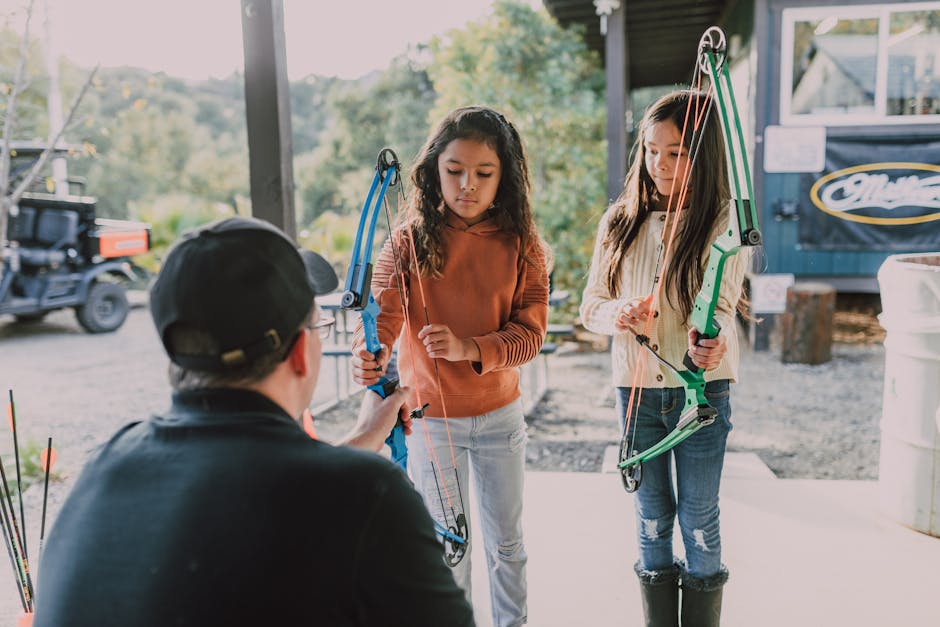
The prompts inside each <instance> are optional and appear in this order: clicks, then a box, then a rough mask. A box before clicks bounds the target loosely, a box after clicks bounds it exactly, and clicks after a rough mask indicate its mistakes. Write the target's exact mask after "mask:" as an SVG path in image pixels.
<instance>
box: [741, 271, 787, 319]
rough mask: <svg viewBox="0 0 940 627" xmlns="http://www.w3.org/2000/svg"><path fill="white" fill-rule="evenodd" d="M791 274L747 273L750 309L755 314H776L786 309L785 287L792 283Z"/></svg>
mask: <svg viewBox="0 0 940 627" xmlns="http://www.w3.org/2000/svg"><path fill="white" fill-rule="evenodd" d="M794 280H795V278H794V276H793V275H792V274H749V275H748V281H749V282H750V284H751V311H752V312H754V313H756V314H778V313H783V312H784V311H786V309H787V288H789V287H790V286H791V285H793V282H794Z"/></svg>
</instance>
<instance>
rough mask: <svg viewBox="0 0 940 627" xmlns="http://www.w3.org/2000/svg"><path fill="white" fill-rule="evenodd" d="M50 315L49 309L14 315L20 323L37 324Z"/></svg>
mask: <svg viewBox="0 0 940 627" xmlns="http://www.w3.org/2000/svg"><path fill="white" fill-rule="evenodd" d="M48 315H49V312H48V311H34V312H33V313H28V314H27V313H23V314H16V315H15V316H13V317H14V318H15V319H16V321H17V322H19V323H20V324H36V323H37V322H42V321H43V320H45V319H46V316H48Z"/></svg>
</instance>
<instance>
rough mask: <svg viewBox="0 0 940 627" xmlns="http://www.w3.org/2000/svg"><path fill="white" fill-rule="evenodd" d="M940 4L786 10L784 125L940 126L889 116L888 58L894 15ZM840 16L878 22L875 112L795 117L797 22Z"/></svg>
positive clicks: (927, 119)
mask: <svg viewBox="0 0 940 627" xmlns="http://www.w3.org/2000/svg"><path fill="white" fill-rule="evenodd" d="M937 10H940V2H904V3H894V4H867V5H846V6H840V5H832V6H825V7H805V8H787V9H784V10H783V12H782V16H781V37H780V85H779V90H780V124H781V125H792V126H809V125H823V126H856V125H872V124H875V125H885V126H888V125H911V124H940V114H934V115H887V106H888V93H887V92H888V55H887V52H886V51H887V47H888V46H887V42H888V38H889V36H890V33H889V29H890V25H891V23H890V19H889V18H890V15H891V14H892V13H898V12H903V13H907V12H909V11H937ZM831 15H836V16H838V18H839V19H840V20H842V19H846V20H853V19H866V18H867V19H871V18H877V19H878V52H877V55H878V56H877V61H876V62H877V67H876V69H875V108H874V111H873V112H871V113H823V114H820V113H799V114H796V113H792V112H791V109H790V108H791V105H792V102H791V98H792V95H793V94H792V90H793V87H792V86H793V31H794V24H795V23H796V22H805V21H812V20H822V19H824V18H826V17H829V16H831Z"/></svg>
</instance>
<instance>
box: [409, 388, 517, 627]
mask: <svg viewBox="0 0 940 627" xmlns="http://www.w3.org/2000/svg"><path fill="white" fill-rule="evenodd" d="M423 422H424V423H425V424H424V425H422V424H419V423H418V422H416V423H415V425H414V433H412V435H410V436H408V469H409V471H410V474H411V478H412V481H414V484H415V488H417V490H418V492H420V493H421V494H422V496H423V497H424V502H425V504H426V505H427V507H428V510H429V511H430V512H431V516H433V517H434V518H435V520H437V521H439V522H441V523H442V524H444V526H445V527H446V526H449V525H450V524H452V522H453V517H452V516H451V513H450V511H446V512H445V511H443V510H442V505H443V508H444V509H446V510H449V506H448V504H447V498H446V496H444V490H443V489H441V490H440V491H439V490H438V485H439V484H440V482H441V480H442V478H443V480H444V482H445V483H446V486H447V491H448V492H449V494H450V498H451V500H452V502H453V503H454V507H455V509H456V508H459V505H458V503H460V499H462V502H463V504H464V514H465V515H466V516H467V524H468V528H469V530H470V547H473V545H474V544H475V543H477V542H479V541H480V539H481V538H482V540H483V548H484V550H485V551H486V565H487V569H488V571H489V577H490V600H491V603H492V608H493V625H494V627H509V626H515V625H523V624H525V623H526V614H527V609H526V574H525V567H526V560H527V556H526V552H525V545H524V544H523V542H522V488H523V483H524V471H525V443H526V440H527V437H528V436H527V435H526V428H525V418H524V416H523V411H522V401H521V400H520V399H517V400H515V401H513V402H512V403H510V404H508V405H506V406H504V407H501V408H499V409H497V410H494V411H491V412H489V413H486V414H482V415H480V416H470V417H462V418H453V417H449V418H448V421H447V424H448V425H449V426H450V437H451V440H452V441H453V444H454V457H455V458H456V462H457V476H458V477H459V480H460V490H459V491H458V489H457V478H456V477H455V476H454V463H453V460H452V459H451V452H450V446H449V444H448V439H447V431H446V430H445V427H444V421H443V420H442V419H438V418H425V419H424V420H423ZM425 428H427V429H428V433H429V434H430V440H431V442H432V444H433V449H434V452H435V454H436V459H437V460H438V462H439V464H440V469H438V466H437V463H435V465H434V470H432V467H431V463H430V460H429V455H428V448H427V446H426V445H425V440H424V437H425V436H424V429H425ZM471 467H472V468H473V484H474V486H475V487H476V495H477V499H478V500H479V508H478V509H479V514H480V515H479V521H480V528H481V529H482V531H483V533H482V534H481V533H478V532H477V531H476V529H475V528H474V525H473V523H472V521H471V520H470V512H469V511H468V510H467V506H468V505H469V500H468V499H469V494H468V491H469V487H470V484H469V483H468V480H469V469H470V468H471ZM435 470H442V472H439V474H438V475H437V477H436V478H435ZM445 514H446V516H445ZM453 573H454V579H456V580H457V584H458V585H459V586H460V587H461V588H463V590H464V592H465V593H466V595H467V599H468V600H469V599H470V596H471V595H470V592H471V584H470V550H469V548H468V550H467V554H466V555H465V556H464V558H463V560H462V561H461V562H460V563H459V564H457V566H455V567H454V568H453Z"/></svg>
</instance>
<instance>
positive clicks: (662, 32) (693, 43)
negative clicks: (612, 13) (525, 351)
mask: <svg viewBox="0 0 940 627" xmlns="http://www.w3.org/2000/svg"><path fill="white" fill-rule="evenodd" d="M620 1H621V6H623V7H624V11H625V13H624V29H625V36H626V46H627V50H626V52H627V54H626V57H627V59H628V72H627V77H628V80H629V85H628V87H629V88H637V87H655V86H661V85H673V84H684V83H687V82H688V81H689V79H690V77H691V75H692V69H693V67H694V63H695V57H696V54H697V52H698V42H699V39H700V38H701V36H702V34H703V33H704V32H705V30H706V29H707V28H708V27H709V26H714V25H718V24H721V23H722V20H723V18H724V16H725V13H726V11H727V10H729V9H730V8H732V7H733V5H734V4H735V0H620ZM542 4H543V5H544V6H545V8H546V9H547V10H548V12H549V14H551V15H552V16H553V17H554V18H555V19H557V20H558V21H559V22H560V23H561V25H562V26H570V25H572V24H580V25H582V26H583V27H584V29H585V33H584V39H585V41H586V42H587V44H588V46H589V47H590V48H591V49H592V50H596V51H597V52H598V53H600V56H601V59H604V37H603V36H602V35H601V31H600V17H598V15H597V12H596V8H595V5H594V2H593V0H543V1H542Z"/></svg>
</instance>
